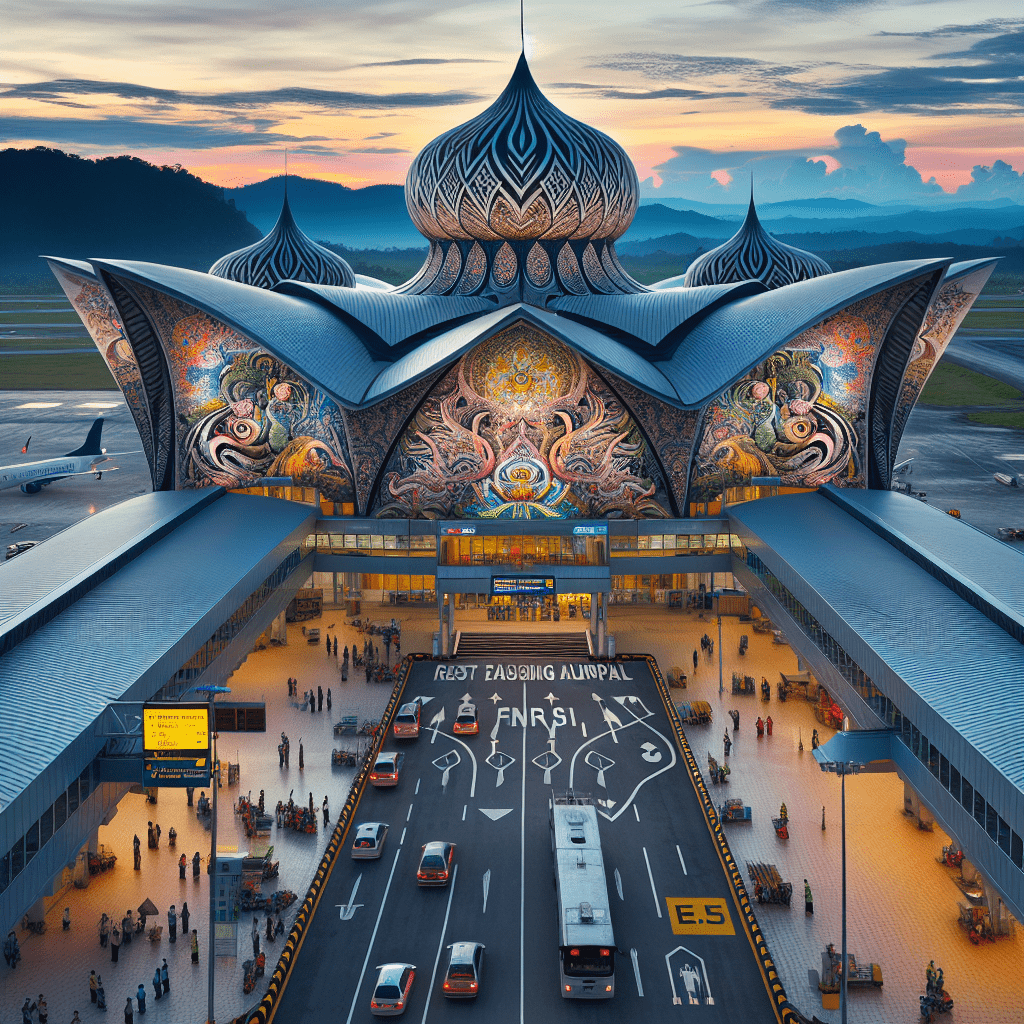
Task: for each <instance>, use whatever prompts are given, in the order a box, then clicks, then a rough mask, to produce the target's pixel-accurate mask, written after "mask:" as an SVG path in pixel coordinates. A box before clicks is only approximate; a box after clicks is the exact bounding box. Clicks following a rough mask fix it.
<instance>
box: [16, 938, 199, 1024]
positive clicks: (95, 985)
mask: <svg viewBox="0 0 1024 1024" xmlns="http://www.w3.org/2000/svg"><path fill="white" fill-rule="evenodd" d="M192 963H194V964H197V963H199V945H198V938H197V936H196V933H195V931H193V932H192ZM152 985H153V995H154V997H155V998H156V999H157V1000H160V999H162V998H163V997H164V996H165V995H170V992H171V979H170V973H169V971H168V968H167V960H166V959H165V960H164V961H163V962H162V963H161V964H160V965H158V966H157V967H156V968H155V969H154V971H153V978H152ZM89 999H90V1001H91V1002H92V1004H93V1006H95V1007H96V1009H97V1010H106V1008H107V994H106V991H105V989H104V987H103V978H102V977H101V976H100V975H99V974H97V973H96V972H95V971H90V972H89ZM135 1001H136V1003H137V1004H138V1008H139V1015H140V1016H141V1015H143V1014H144V1013H145V1012H146V985H145V983H144V982H139V987H138V989H137V990H136V993H135ZM39 1004H42V1006H43V1007H45V1005H46V1004H45V1002H44V1001H43V997H42V996H40V997H39V999H38V1000H37V1002H36V1004H34V1005H33V1006H32V1007H31V1009H33V1010H36V1011H37V1012H38V1013H39V1021H40V1024H46V1018H45V1017H44V1016H43V1010H42V1009H40V1008H39ZM26 1007H28V1000H27V999H26V1000H25V1007H22V1011H21V1013H22V1020H23V1021H28V1022H31V1020H32V1018H31V1017H30V1016H27V1015H26ZM124 1019H125V1024H133V1021H134V1019H135V1009H134V1007H133V1006H132V997H131V996H128V997H127V999H126V1000H125V1006H124ZM80 1020H81V1018H80V1017H79V1016H78V1011H77V1010H76V1011H75V1016H74V1018H73V1019H72V1022H71V1024H75V1021H80Z"/></svg>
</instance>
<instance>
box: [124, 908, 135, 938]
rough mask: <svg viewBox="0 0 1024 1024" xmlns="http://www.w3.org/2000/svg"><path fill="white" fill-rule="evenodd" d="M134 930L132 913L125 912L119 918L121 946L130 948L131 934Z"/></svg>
mask: <svg viewBox="0 0 1024 1024" xmlns="http://www.w3.org/2000/svg"><path fill="white" fill-rule="evenodd" d="M134 930H135V922H134V921H133V920H132V912H131V911H130V910H128V911H126V912H125V915H124V917H122V918H121V944H122V945H124V946H130V945H131V944H132V932H133V931H134Z"/></svg>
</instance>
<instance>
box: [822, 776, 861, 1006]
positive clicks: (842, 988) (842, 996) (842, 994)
mask: <svg viewBox="0 0 1024 1024" xmlns="http://www.w3.org/2000/svg"><path fill="white" fill-rule="evenodd" d="M862 767H863V765H861V764H858V763H857V762H856V761H825V762H824V763H823V764H822V766H821V770H822V771H823V772H832V773H834V774H835V775H838V776H839V779H840V783H839V785H840V792H841V796H840V802H841V808H842V810H841V818H842V829H841V831H842V851H843V852H842V872H843V943H842V946H843V948H842V952H841V954H840V956H841V959H840V961H839V964H840V972H839V978H840V982H839V1020H840V1024H846V975H847V974H848V973H849V972H848V970H847V968H848V962H847V953H846V776H847V775H858V774H859V773H860V770H861V768H862Z"/></svg>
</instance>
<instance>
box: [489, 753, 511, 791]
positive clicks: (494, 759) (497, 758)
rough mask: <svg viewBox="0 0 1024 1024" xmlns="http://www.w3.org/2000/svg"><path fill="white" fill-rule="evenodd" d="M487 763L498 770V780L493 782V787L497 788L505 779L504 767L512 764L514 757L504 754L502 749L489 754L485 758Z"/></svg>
mask: <svg viewBox="0 0 1024 1024" xmlns="http://www.w3.org/2000/svg"><path fill="white" fill-rule="evenodd" d="M487 763H488V764H489V765H490V766H491V767H492V768H496V769H497V770H498V781H497V782H495V784H494V788H495V789H497V788H498V787H499V786H500V785H501V784H502V783H503V782H504V781H505V769H506V768H508V767H510V766H511V765H514V764H515V763H516V759H515V758H514V757H511V756H510V755H508V754H506V753H505V752H504V751H502V750H499V751H498V752H497V753H494V754H491V756H490V757H489V758H487Z"/></svg>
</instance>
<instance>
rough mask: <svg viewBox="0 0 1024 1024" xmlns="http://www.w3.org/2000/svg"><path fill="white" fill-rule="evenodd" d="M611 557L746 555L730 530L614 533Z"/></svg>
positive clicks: (611, 538) (741, 544) (741, 543)
mask: <svg viewBox="0 0 1024 1024" xmlns="http://www.w3.org/2000/svg"><path fill="white" fill-rule="evenodd" d="M609 540H610V541H611V556H612V558H636V557H641V558H649V557H658V556H665V555H668V556H670V557H673V558H675V557H677V556H680V555H727V554H729V553H730V551H731V552H732V553H734V554H736V555H738V556H739V557H740V558H743V557H745V550H744V547H743V542H742V541H741V540H740V539H739V537H737V536H736V535H735V534H732V533H665V534H662V533H652V534H640V535H639V536H633V535H627V536H622V535H617V536H616V535H613V536H612V537H610V538H609Z"/></svg>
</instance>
